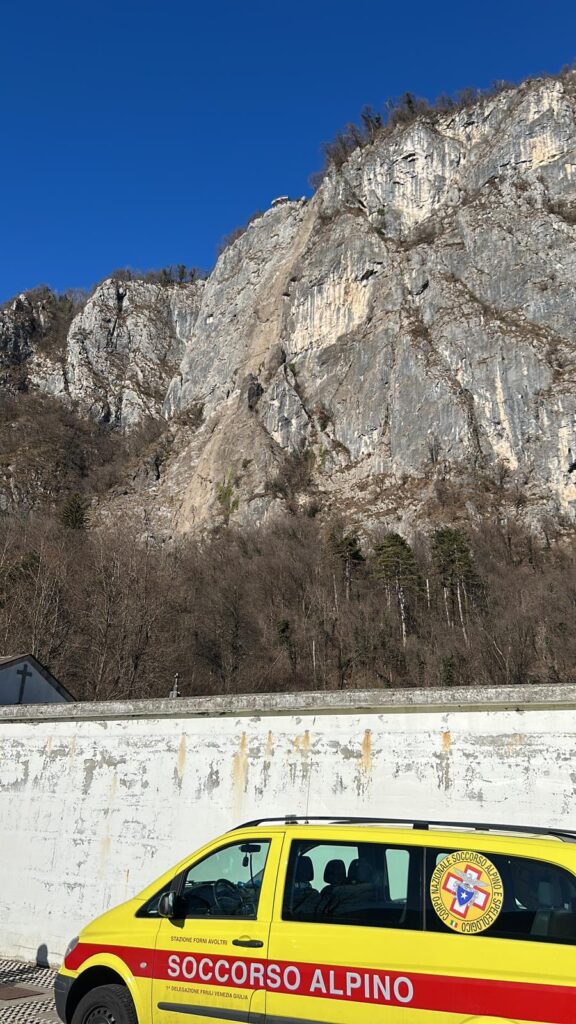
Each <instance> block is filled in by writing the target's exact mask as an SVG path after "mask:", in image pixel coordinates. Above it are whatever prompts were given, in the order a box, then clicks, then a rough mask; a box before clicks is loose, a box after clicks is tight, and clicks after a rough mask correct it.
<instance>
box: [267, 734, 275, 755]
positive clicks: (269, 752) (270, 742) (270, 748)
mask: <svg viewBox="0 0 576 1024" xmlns="http://www.w3.org/2000/svg"><path fill="white" fill-rule="evenodd" d="M272 757H274V741H273V738H272V730H271V729H269V730H268V735H267V737H266V760H267V761H269V760H270V758H272Z"/></svg>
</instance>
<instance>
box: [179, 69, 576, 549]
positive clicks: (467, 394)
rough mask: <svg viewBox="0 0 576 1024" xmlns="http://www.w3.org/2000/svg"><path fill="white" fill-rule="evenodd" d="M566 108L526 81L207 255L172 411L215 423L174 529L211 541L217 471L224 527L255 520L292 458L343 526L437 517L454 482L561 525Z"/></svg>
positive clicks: (570, 152)
mask: <svg viewBox="0 0 576 1024" xmlns="http://www.w3.org/2000/svg"><path fill="white" fill-rule="evenodd" d="M574 91H575V89H574V82H573V81H572V80H571V79H567V80H565V81H564V82H560V81H552V80H544V81H537V82H533V83H528V84H526V85H524V86H522V87H520V88H519V89H516V90H510V91H508V92H505V93H503V94H501V95H500V96H498V97H497V98H495V99H491V100H488V101H485V102H483V103H480V104H479V105H478V106H477V107H475V108H474V107H473V108H468V109H465V110H461V111H458V112H456V113H454V114H450V115H445V116H442V117H435V118H429V119H426V118H420V119H419V120H417V121H415V122H414V123H412V124H411V125H408V126H407V127H405V128H402V127H399V128H396V129H395V130H394V131H391V132H389V133H388V134H386V135H383V136H382V137H380V139H379V140H378V141H376V142H375V143H374V144H372V145H371V146H369V147H367V148H365V149H361V150H358V151H356V152H355V153H354V154H353V155H352V157H351V158H350V159H349V160H348V162H347V163H346V164H345V165H344V167H343V168H341V169H340V170H339V171H333V172H331V173H330V174H329V175H328V177H327V178H326V179H325V181H324V182H323V184H322V186H321V187H320V189H319V190H318V192H317V193H316V195H315V197H314V198H313V199H312V200H311V201H310V202H309V203H308V204H305V203H302V202H297V203H288V204H283V205H281V206H279V207H275V208H274V209H272V210H271V211H269V212H268V213H267V214H266V215H265V216H263V217H262V218H260V220H258V221H257V222H256V223H255V224H254V225H253V226H252V227H251V228H250V229H249V230H247V231H246V232H245V234H244V235H243V236H242V237H241V238H240V239H239V240H238V241H237V242H236V243H235V244H234V245H233V246H232V247H231V249H229V250H228V251H227V252H226V253H225V254H224V255H223V256H222V257H221V259H220V261H219V262H218V264H217V266H216V268H215V271H214V273H213V275H212V277H211V279H210V281H209V282H208V284H207V286H206V289H205V291H204V294H203V297H202V304H201V307H200V311H199V314H198V319H197V321H196V326H195V329H194V333H193V337H192V339H191V342H190V344H189V346H188V348H187V351H186V353H185V355H184V358H183V361H182V364H181V367H180V372H179V374H178V375H177V377H176V378H175V380H174V381H173V382H172V384H171V386H170V388H169V391H168V398H167V402H166V406H165V409H166V413H167V415H168V416H170V415H172V414H174V413H176V412H179V413H181V412H182V410H183V409H185V408H186V407H187V406H188V405H189V404H190V403H192V402H198V401H202V402H203V403H205V407H206V409H207V411H209V412H210V413H211V420H210V423H209V424H208V423H207V424H206V426H205V427H204V428H203V429H204V430H205V431H206V437H207V438H208V436H209V440H207V441H206V443H205V444H204V443H202V441H201V437H197V438H196V439H195V442H194V448H193V452H191V457H190V458H187V459H185V462H186V471H185V472H184V470H183V467H182V463H180V462H177V463H175V464H174V466H173V467H171V468H169V470H168V474H167V478H168V479H167V491H166V493H167V494H168V493H170V491H172V493H173V494H176V480H177V481H178V487H179V488H180V494H181V495H182V501H181V504H180V505H179V507H176V510H175V520H174V521H175V525H176V527H177V528H184V529H185V528H190V527H193V526H195V525H198V524H205V523H207V522H210V521H213V519H214V517H215V516H216V515H217V513H218V505H217V502H216V501H215V497H214V496H215V494H216V487H217V483H218V481H219V480H221V479H224V477H225V476H226V474H230V473H232V474H233V475H234V478H235V479H236V481H237V497H238V509H237V510H235V512H234V516H235V518H236V519H237V520H238V521H242V520H243V519H246V520H250V519H254V518H260V517H261V516H262V515H263V514H265V513H266V511H267V510H270V509H272V508H273V507H274V505H275V502H276V501H277V494H276V493H275V488H274V486H273V484H274V473H275V472H277V471H278V469H279V468H280V467H281V466H282V464H283V459H285V457H286V456H288V455H289V453H299V452H302V451H304V450H306V451H308V452H309V453H310V456H311V463H313V468H312V474H311V476H312V481H313V483H314V484H315V486H316V490H317V492H318V494H319V495H320V496H321V497H322V500H323V502H324V503H325V504H328V505H330V506H331V507H333V508H340V509H343V510H345V511H346V513H347V514H350V515H351V516H352V518H355V519H356V520H357V521H364V522H366V521H367V520H373V521H374V520H380V519H383V520H386V521H387V522H389V523H392V522H395V523H396V524H398V523H400V524H402V523H406V522H408V523H409V522H410V521H416V520H419V519H420V520H421V519H422V518H426V517H427V516H429V515H430V514H436V513H437V514H438V515H439V516H441V514H442V509H441V503H440V504H439V501H438V500H437V498H436V497H435V495H436V493H437V492H438V490H439V486H438V485H439V481H440V482H442V483H443V484H445V483H446V482H447V481H448V482H450V481H453V482H454V481H456V480H457V481H459V484H461V485H462V486H463V487H464V486H465V485H466V486H468V488H469V490H470V492H471V494H472V499H471V500H472V505H474V500H475V499H474V491H475V490H476V491H478V490H480V491H482V490H487V491H490V489H491V488H492V489H493V490H495V491H497V490H498V488H500V490H502V488H505V487H510V488H511V490H514V493H515V494H516V496H517V495H518V494H519V493H520V492H522V501H524V500H525V501H526V502H527V504H528V505H529V506H530V508H531V509H533V510H534V511H535V514H540V513H542V512H544V511H547V512H553V513H557V512H562V513H564V514H567V515H568V516H570V517H571V518H573V517H574V514H575V511H576V480H573V478H572V476H571V472H570V467H571V466H572V462H573V453H576V377H575V374H576V344H575V343H576V333H575V332H576V320H575V313H576V303H575V299H574V291H573V281H574V280H575V274H576V228H575V226H574V225H575V224H576V116H575V99H574ZM246 380H249V381H251V382H252V387H253V386H254V382H255V381H257V382H258V386H259V393H258V397H257V400H256V401H253V402H251V403H250V402H249V401H248V399H247V393H246V387H245V382H246ZM201 434H202V431H201ZM246 456H248V457H249V458H250V460H251V462H250V466H249V467H248V468H247V469H245V470H244V471H243V470H242V460H244V463H246ZM256 464H258V466H259V468H258V471H257V473H256V477H255V469H254V467H255V465H256ZM479 481H481V483H480V485H479ZM472 511H473V509H472Z"/></svg>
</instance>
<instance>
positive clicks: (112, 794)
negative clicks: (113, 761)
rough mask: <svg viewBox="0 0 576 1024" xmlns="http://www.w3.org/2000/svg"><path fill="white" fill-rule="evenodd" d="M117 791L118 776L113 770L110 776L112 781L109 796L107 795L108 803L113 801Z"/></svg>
mask: <svg viewBox="0 0 576 1024" xmlns="http://www.w3.org/2000/svg"><path fill="white" fill-rule="evenodd" d="M117 792H118V776H117V775H116V772H114V775H113V776H112V782H111V783H110V797H109V800H110V803H112V801H113V799H114V797H115V796H116V793H117Z"/></svg>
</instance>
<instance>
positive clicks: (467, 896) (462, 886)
mask: <svg viewBox="0 0 576 1024" xmlns="http://www.w3.org/2000/svg"><path fill="white" fill-rule="evenodd" d="M481 878H482V872H481V871H478V869H477V868H474V867H472V865H471V864H467V865H466V867H465V868H464V871H458V869H457V868H456V869H454V871H449V872H448V874H447V875H446V878H445V879H444V881H443V883H442V888H443V889H444V891H445V892H449V893H450V894H451V896H453V897H454V898H453V900H452V906H451V907H450V910H451V912H452V913H453V914H454V916H455V917H460V918H463V919H465V918H466V917H467V916H468V911H469V910H470V907H478V909H479V910H484V909H485V907H486V904H487V903H488V900H489V899H490V892H489V891H487V890H486V889H485V888H484V887H483V886H481V885H479V884H478V883H479V882H480V879H481Z"/></svg>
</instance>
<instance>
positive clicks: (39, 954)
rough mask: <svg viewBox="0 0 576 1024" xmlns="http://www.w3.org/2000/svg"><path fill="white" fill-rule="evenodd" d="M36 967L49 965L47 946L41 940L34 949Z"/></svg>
mask: <svg viewBox="0 0 576 1024" xmlns="http://www.w3.org/2000/svg"><path fill="white" fill-rule="evenodd" d="M36 967H50V964H49V962H48V946H47V945H46V943H45V942H41V943H40V945H39V946H38V949H37V950H36Z"/></svg>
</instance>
